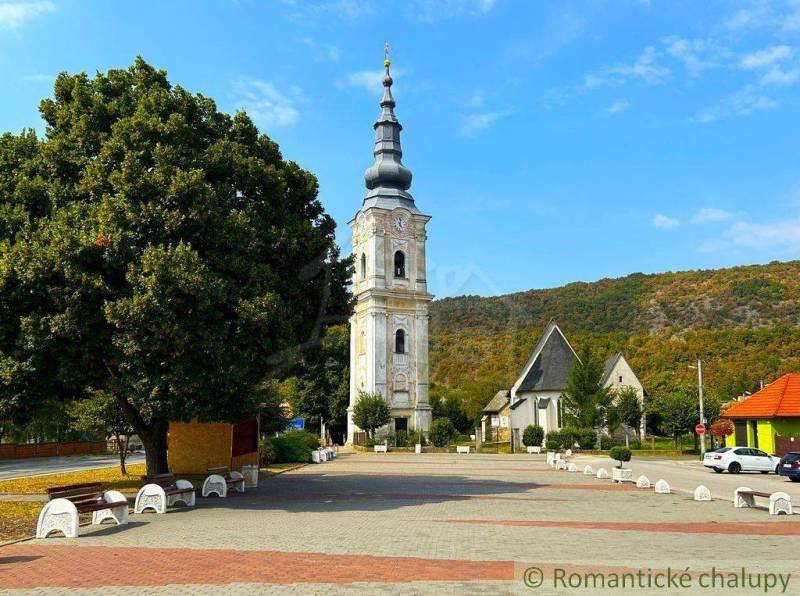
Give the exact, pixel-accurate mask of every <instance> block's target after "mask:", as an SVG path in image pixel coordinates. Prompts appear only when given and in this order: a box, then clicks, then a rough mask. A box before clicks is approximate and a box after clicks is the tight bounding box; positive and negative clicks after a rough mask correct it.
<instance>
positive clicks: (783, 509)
mask: <svg viewBox="0 0 800 596" xmlns="http://www.w3.org/2000/svg"><path fill="white" fill-rule="evenodd" d="M756 497H761V498H764V499H769V514H770V515H780V514H784V515H792V498H791V497H790V496H789V495H787V494H786V493H783V492H777V493H765V492H761V491H757V490H753V489H752V488H750V487H748V486H740V487H739V488H737V489H736V490H735V491H733V506H734V507H737V508H743V507H755V506H756Z"/></svg>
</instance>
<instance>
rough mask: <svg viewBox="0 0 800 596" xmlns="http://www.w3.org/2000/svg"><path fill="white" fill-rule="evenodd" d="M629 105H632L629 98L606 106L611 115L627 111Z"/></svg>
mask: <svg viewBox="0 0 800 596" xmlns="http://www.w3.org/2000/svg"><path fill="white" fill-rule="evenodd" d="M629 107H631V103H630V102H629V101H628V100H625V99H622V100H619V101H615V102H614V103H612V104H611V105H610V106H608V108H606V113H607V114H608V115H610V116H613V115H615V114H621V113H622V112H625V111H626V110H627V109H628V108H629Z"/></svg>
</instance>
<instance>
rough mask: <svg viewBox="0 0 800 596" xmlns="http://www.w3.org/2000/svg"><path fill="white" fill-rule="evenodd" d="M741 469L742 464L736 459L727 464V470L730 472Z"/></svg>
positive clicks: (734, 472)
mask: <svg viewBox="0 0 800 596" xmlns="http://www.w3.org/2000/svg"><path fill="white" fill-rule="evenodd" d="M741 471H742V464H740V463H739V462H738V461H733V462H731V465H729V466H728V472H730V473H731V474H738V473H739V472H741Z"/></svg>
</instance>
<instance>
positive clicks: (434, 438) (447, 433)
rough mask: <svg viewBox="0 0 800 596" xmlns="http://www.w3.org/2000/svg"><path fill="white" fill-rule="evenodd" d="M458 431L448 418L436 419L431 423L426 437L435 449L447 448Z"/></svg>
mask: <svg viewBox="0 0 800 596" xmlns="http://www.w3.org/2000/svg"><path fill="white" fill-rule="evenodd" d="M457 433H458V431H457V430H456V427H455V426H453V423H452V422H451V421H450V419H449V418H437V419H436V420H434V421H433V422H431V428H430V430H429V431H428V437H429V438H430V440H431V443H433V444H434V446H436V447H447V446H448V445H449V444H450V441H451V440H452V439H453V437H455V436H456V434H457Z"/></svg>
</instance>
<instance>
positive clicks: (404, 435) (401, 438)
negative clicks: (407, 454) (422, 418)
mask: <svg viewBox="0 0 800 596" xmlns="http://www.w3.org/2000/svg"><path fill="white" fill-rule="evenodd" d="M394 446H395V447H408V432H407V431H404V430H398V431H397V432H396V433H395V434H394Z"/></svg>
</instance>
